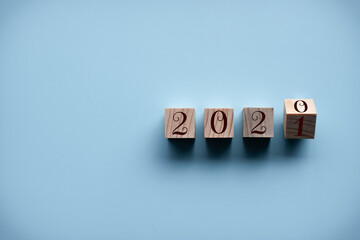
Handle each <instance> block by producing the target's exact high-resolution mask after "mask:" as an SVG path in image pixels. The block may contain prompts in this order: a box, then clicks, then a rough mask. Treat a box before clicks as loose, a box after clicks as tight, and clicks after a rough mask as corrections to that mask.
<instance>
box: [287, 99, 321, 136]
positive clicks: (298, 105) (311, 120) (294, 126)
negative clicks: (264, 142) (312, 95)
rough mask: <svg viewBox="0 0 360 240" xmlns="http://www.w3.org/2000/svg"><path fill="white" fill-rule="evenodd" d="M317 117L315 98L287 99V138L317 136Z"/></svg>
mask: <svg viewBox="0 0 360 240" xmlns="http://www.w3.org/2000/svg"><path fill="white" fill-rule="evenodd" d="M316 117H317V113H316V108H315V103H314V100H313V99H285V109H284V135H285V138H287V139H313V138H315V127H316Z"/></svg>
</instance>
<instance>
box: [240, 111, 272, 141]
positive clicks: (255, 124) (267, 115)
mask: <svg viewBox="0 0 360 240" xmlns="http://www.w3.org/2000/svg"><path fill="white" fill-rule="evenodd" d="M243 137H245V138H272V137H274V108H248V107H246V108H244V109H243Z"/></svg>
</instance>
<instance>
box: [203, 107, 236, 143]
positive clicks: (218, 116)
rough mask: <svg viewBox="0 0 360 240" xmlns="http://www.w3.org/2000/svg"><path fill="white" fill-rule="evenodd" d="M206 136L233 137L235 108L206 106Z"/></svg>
mask: <svg viewBox="0 0 360 240" xmlns="http://www.w3.org/2000/svg"><path fill="white" fill-rule="evenodd" d="M204 136H205V138H233V137H234V109H233V108H205V112H204Z"/></svg>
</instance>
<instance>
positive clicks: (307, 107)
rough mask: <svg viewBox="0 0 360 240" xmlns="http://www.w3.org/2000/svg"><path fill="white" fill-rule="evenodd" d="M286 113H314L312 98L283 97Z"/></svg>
mask: <svg viewBox="0 0 360 240" xmlns="http://www.w3.org/2000/svg"><path fill="white" fill-rule="evenodd" d="M285 113H286V114H315V115H316V108H315V103H314V100H313V99H285Z"/></svg>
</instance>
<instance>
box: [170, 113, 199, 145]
mask: <svg viewBox="0 0 360 240" xmlns="http://www.w3.org/2000/svg"><path fill="white" fill-rule="evenodd" d="M165 137H166V138H170V139H182V138H184V139H186V138H195V109H194V108H165Z"/></svg>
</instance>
